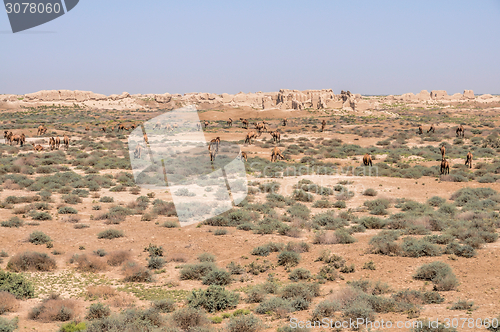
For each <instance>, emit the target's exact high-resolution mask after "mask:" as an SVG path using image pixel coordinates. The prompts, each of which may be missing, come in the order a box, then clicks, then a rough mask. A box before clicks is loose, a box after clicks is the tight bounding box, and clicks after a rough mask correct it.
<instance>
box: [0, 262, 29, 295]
mask: <svg viewBox="0 0 500 332" xmlns="http://www.w3.org/2000/svg"><path fill="white" fill-rule="evenodd" d="M0 292H8V293H10V294H12V295H14V296H15V297H16V298H17V299H27V298H31V297H33V296H34V294H35V290H34V287H33V284H32V283H31V282H30V281H28V280H27V279H26V278H25V277H24V276H23V275H22V274H17V273H12V272H6V271H3V270H1V269H0Z"/></svg>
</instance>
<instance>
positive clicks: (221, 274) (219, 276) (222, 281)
mask: <svg viewBox="0 0 500 332" xmlns="http://www.w3.org/2000/svg"><path fill="white" fill-rule="evenodd" d="M202 282H203V284H204V285H219V286H225V285H229V284H230V283H231V273H229V272H227V271H224V270H218V269H217V270H212V271H210V272H209V273H208V274H207V275H206V276H205V277H203V280H202Z"/></svg>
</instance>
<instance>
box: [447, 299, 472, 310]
mask: <svg viewBox="0 0 500 332" xmlns="http://www.w3.org/2000/svg"><path fill="white" fill-rule="evenodd" d="M473 307H474V302H472V301H466V300H458V301H457V302H455V303H453V305H452V306H451V308H450V309H451V310H472V308H473Z"/></svg>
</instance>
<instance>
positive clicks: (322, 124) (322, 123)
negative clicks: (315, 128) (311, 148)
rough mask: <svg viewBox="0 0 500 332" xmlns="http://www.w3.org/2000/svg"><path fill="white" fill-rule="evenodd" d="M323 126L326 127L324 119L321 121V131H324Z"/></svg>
mask: <svg viewBox="0 0 500 332" xmlns="http://www.w3.org/2000/svg"><path fill="white" fill-rule="evenodd" d="M325 127H326V121H325V120H323V121H321V132H324V131H325Z"/></svg>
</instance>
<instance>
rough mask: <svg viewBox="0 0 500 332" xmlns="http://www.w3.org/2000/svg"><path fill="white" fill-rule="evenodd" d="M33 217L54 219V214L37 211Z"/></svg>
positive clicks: (36, 218) (35, 218)
mask: <svg viewBox="0 0 500 332" xmlns="http://www.w3.org/2000/svg"><path fill="white" fill-rule="evenodd" d="M31 217H32V218H33V220H52V216H51V215H50V213H47V212H35V213H33V214H32V215H31Z"/></svg>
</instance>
